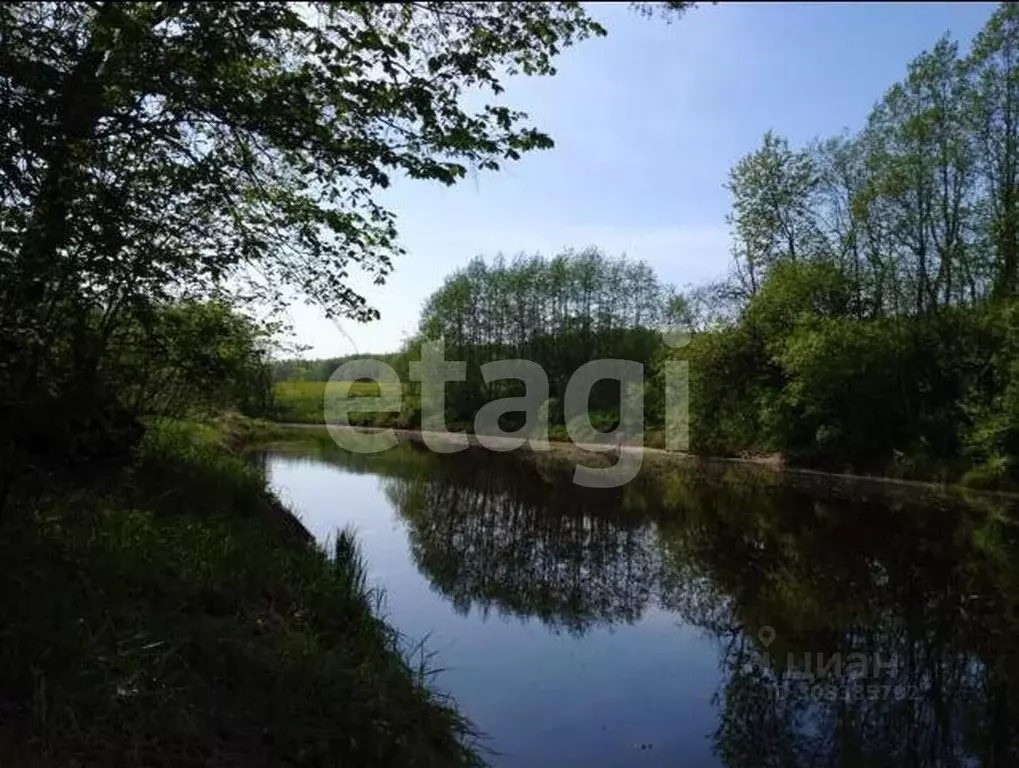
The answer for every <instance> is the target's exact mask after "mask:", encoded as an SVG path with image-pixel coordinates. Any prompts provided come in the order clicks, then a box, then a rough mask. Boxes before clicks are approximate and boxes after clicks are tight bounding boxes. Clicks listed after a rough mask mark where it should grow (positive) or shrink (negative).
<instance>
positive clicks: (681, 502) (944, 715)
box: [338, 448, 1019, 766]
mask: <svg viewBox="0 0 1019 768" xmlns="http://www.w3.org/2000/svg"><path fill="white" fill-rule="evenodd" d="M401 451H403V453H402V454H401V455H400V456H398V457H397V458H394V459H391V460H389V461H388V462H383V463H379V462H376V461H373V460H371V459H365V458H364V457H356V458H352V457H346V458H342V459H338V460H340V461H341V462H342V463H344V464H345V465H347V466H348V467H350V468H354V469H361V470H363V471H372V472H376V473H379V472H381V473H382V474H383V475H384V480H383V484H384V490H385V493H386V495H387V496H388V498H389V499H390V500H391V502H392V504H393V505H394V506H395V507H396V508H397V510H398V511H399V513H400V515H401V516H402V517H403V518H404V519H405V520H406V522H407V524H408V530H409V536H410V542H411V548H412V553H413V557H414V558H415V561H416V562H417V564H418V567H419V568H420V569H421V570H422V572H423V573H424V574H425V575H426V576H427V577H428V579H429V580H430V581H431V583H432V585H433V587H434V588H436V589H437V590H439V591H440V592H441V593H442V594H443V595H445V596H446V597H447V598H448V599H450V600H451V601H452V603H453V604H454V605H455V606H456V608H457V609H458V610H459V611H461V612H468V611H470V610H471V609H472V608H473V609H475V610H480V611H481V612H483V613H484V614H487V613H488V612H489V611H491V610H493V609H494V610H496V611H498V612H500V613H502V614H508V615H514V616H519V617H523V618H529V617H534V618H537V619H539V620H541V621H542V622H544V623H545V624H546V625H547V626H548V627H549V628H550V629H552V630H553V631H566V632H569V633H572V634H574V635H578V636H579V635H583V634H584V633H585V632H586V631H588V630H590V629H591V628H593V627H595V626H598V625H611V624H617V623H623V622H634V621H637V620H639V619H640V618H641V616H642V615H643V614H644V612H645V611H646V610H647V609H648V608H649V607H652V606H655V607H661V608H664V609H667V610H670V611H672V612H674V613H675V614H676V615H677V618H678V619H679V620H681V621H682V622H684V623H687V624H690V625H693V626H696V627H699V628H701V629H703V630H705V631H706V632H708V633H709V635H710V636H712V637H714V638H715V639H716V640H717V641H718V645H719V655H720V671H721V681H720V686H719V690H718V693H717V697H716V700H717V706H718V708H719V725H718V729H717V731H716V733H715V734H714V743H715V748H716V752H717V754H718V756H719V758H720V759H721V760H722V761H723V762H724V764H726V765H729V766H743V765H746V766H761V765H766V766H815V765H833V766H834V765H840V766H841V765H847V766H855V765H868V766H870V765H878V766H882V765H888V766H892V765H895V766H900V765H916V766H920V765H923V766H928V765H930V766H933V765H945V766H954V765H959V766H962V765H986V766H996V765H1001V766H1006V765H1009V766H1010V765H1019V696H1017V693H1016V689H1015V688H1014V687H1013V685H1012V683H1013V682H1016V681H1019V652H1017V646H1019V631H1017V630H1019V626H1017V623H1019V622H1017V616H1019V601H1017V599H1016V596H1017V595H1019V541H1017V528H1016V526H1015V523H1014V522H1013V518H1012V514H1011V511H1010V510H1008V509H1007V508H1005V507H1003V506H1001V507H993V506H989V505H988V503H987V502H984V507H983V508H977V507H964V506H963V505H961V504H959V503H956V502H952V503H949V502H947V501H944V500H941V501H933V500H931V499H929V498H919V497H917V498H908V496H907V498H906V500H905V501H904V500H902V499H899V500H898V501H895V502H889V501H887V500H875V499H867V498H860V497H858V496H857V497H854V496H851V495H850V496H848V497H847V496H845V495H841V496H840V495H839V494H837V493H836V492H835V491H836V490H837V489H835V488H829V489H827V490H825V491H824V492H810V493H807V492H804V491H799V490H795V489H793V488H791V487H789V486H785V485H781V484H779V483H778V477H779V476H777V475H771V476H769V475H761V474H756V475H748V474H746V473H741V472H735V471H731V470H725V471H711V472H709V473H708V476H705V475H704V473H703V472H693V471H687V470H680V469H676V470H670V471H669V472H668V473H667V474H663V476H662V478H661V479H655V478H653V477H650V476H648V474H647V473H645V476H644V477H643V479H641V480H639V481H638V482H634V483H631V484H630V485H628V486H625V487H623V488H622V489H614V490H592V489H585V488H581V487H578V486H575V485H573V484H572V483H570V482H569V474H568V473H566V474H564V475H563V476H561V477H560V476H558V475H556V474H551V475H543V474H541V473H539V472H538V471H537V470H536V469H535V468H534V467H532V466H531V465H529V464H528V463H526V462H524V461H521V460H517V459H514V458H512V457H509V456H491V455H487V454H475V453H464V454H458V455H455V456H435V455H433V454H429V453H426V452H423V451H418V450H410V449H409V448H407V449H404V448H401ZM351 464H355V465H357V466H351ZM772 634H773V635H774V637H773V639H771V635H772ZM762 638H763V639H771V642H770V643H765V642H764V641H763V639H762ZM765 654H767V656H766V657H765ZM818 654H821V656H822V658H823V659H828V660H831V659H832V658H833V657H835V656H836V655H837V657H838V658H840V659H841V660H842V661H843V662H849V661H851V660H853V659H856V660H860V659H862V660H864V661H863V663H862V667H863V670H864V671H865V672H866V674H865V676H864V677H863V678H862V679H857V680H853V679H851V677H850V675H848V674H845V670H843V672H844V673H843V674H841V675H840V674H829V675H827V676H825V677H823V678H822V679H820V680H817V681H816V682H817V683H820V685H813V686H812V685H808V684H806V683H805V682H804V681H803V679H802V675H803V673H804V672H805V670H806V667H805V664H804V658H805V656H809V659H810V660H812V661H814V662H815V666H814V671H816V659H817V656H818ZM853 654H856V656H854V655H853ZM857 666H858V669H857V671H859V667H860V666H861V664H858V665H857Z"/></svg>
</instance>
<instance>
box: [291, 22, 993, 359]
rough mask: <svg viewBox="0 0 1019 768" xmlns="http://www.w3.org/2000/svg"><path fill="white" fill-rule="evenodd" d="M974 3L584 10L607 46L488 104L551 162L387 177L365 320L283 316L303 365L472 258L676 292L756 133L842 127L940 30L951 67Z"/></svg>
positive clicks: (530, 159) (693, 276)
mask: <svg viewBox="0 0 1019 768" xmlns="http://www.w3.org/2000/svg"><path fill="white" fill-rule="evenodd" d="M993 9H994V5H993V4H985V3H962V2H960V3H858V4H855V3H828V2H826V3H820V2H819V3H775V4H771V3H720V4H718V5H707V4H705V5H700V6H698V7H696V8H694V9H693V10H691V11H689V12H688V13H687V14H685V15H684V16H683V17H681V18H680V19H679V20H677V21H673V22H672V23H671V24H667V23H666V22H665V21H663V20H662V19H659V18H653V19H648V18H645V17H643V16H640V15H638V14H636V13H634V12H633V11H631V10H630V9H629V8H628V7H627V4H625V3H620V4H618V5H617V4H594V5H591V6H590V7H589V12H590V13H591V15H592V16H594V17H595V18H596V19H598V20H599V21H600V22H602V23H603V25H604V26H605V27H606V28H607V29H608V32H609V34H608V36H607V37H604V38H597V39H591V40H587V41H584V42H582V43H580V44H578V45H576V46H574V47H573V48H571V49H568V50H567V51H566V52H565V53H564V54H563V55H562V56H561V57H560V58H559V59H558V60H557V68H558V74H557V75H556V76H554V77H551V78H526V77H520V78H514V79H512V80H510V81H508V82H507V83H506V85H507V89H506V94H505V103H506V104H508V105H509V106H511V107H513V108H517V109H522V110H524V111H526V112H528V113H529V114H530V117H531V120H532V121H533V122H534V124H535V125H537V126H538V127H539V128H541V129H542V130H544V131H546V132H547V133H549V134H550V135H551V136H552V138H553V139H554V141H555V143H556V146H555V148H554V149H551V150H545V151H540V152H533V153H530V154H528V155H525V156H524V158H523V159H522V160H520V161H518V162H517V163H513V164H510V165H506V166H504V167H503V169H502V170H500V171H499V172H496V173H492V172H482V173H481V174H479V175H477V176H476V177H473V178H472V177H471V176H468V177H467V179H465V180H464V181H463V182H461V183H460V184H459V185H457V186H455V187H452V188H447V187H444V186H443V185H441V184H439V183H437V182H423V181H412V180H406V181H403V180H400V181H397V182H396V183H394V185H393V186H392V187H391V188H390V189H388V190H386V191H385V192H384V193H383V194H382V195H380V197H379V199H380V200H381V201H382V202H384V203H385V204H386V205H388V206H390V207H391V209H392V210H393V211H394V212H395V213H396V214H397V217H398V221H397V227H398V230H399V232H400V242H401V244H402V245H403V246H404V248H405V249H406V251H407V253H406V255H404V256H402V257H400V258H398V259H397V260H395V263H394V271H393V273H392V274H391V275H390V277H389V278H388V279H387V281H386V283H385V285H383V286H374V285H372V284H371V282H370V281H369V280H368V279H366V278H364V279H362V278H361V277H359V276H357V275H355V276H353V278H352V280H351V284H352V285H353V286H354V287H355V288H356V289H358V290H359V292H361V293H362V294H363V295H365V296H366V297H367V298H368V299H369V301H370V302H371V303H372V305H373V306H375V307H376V308H377V309H378V310H379V311H380V313H381V315H382V317H381V319H380V320H376V321H374V322H371V323H357V322H355V321H353V320H342V321H340V327H337V325H336V324H335V323H333V322H332V321H330V320H327V319H326V318H325V316H324V315H323V314H322V313H321V312H320V311H319V310H317V309H315V308H313V307H308V306H305V305H303V304H295V305H294V306H292V307H291V309H290V312H289V320H290V322H291V324H292V326H293V329H294V333H295V339H294V340H295V341H296V342H298V343H299V344H303V345H307V346H308V347H309V349H308V350H307V351H305V352H304V353H303V355H302V356H304V357H308V358H321V357H335V356H339V355H345V354H349V353H353V352H359V353H362V354H363V353H366V352H373V353H379V352H389V351H394V350H396V349H397V348H398V347H399V346H400V344H401V342H402V341H403V339H404V338H405V337H407V336H409V335H411V334H412V333H414V332H415V330H416V329H417V322H418V317H419V312H420V308H421V305H422V304H423V303H424V301H425V299H426V298H427V297H428V296H429V295H430V294H431V293H432V292H434V291H435V290H436V289H437V288H439V287H440V285H441V284H442V281H443V279H444V278H445V277H446V276H447V275H448V274H450V273H451V272H453V271H454V270H456V269H457V268H459V267H462V266H463V265H465V264H466V263H467V262H468V261H470V260H471V259H472V258H474V257H475V256H486V257H493V256H495V255H497V254H498V253H500V252H501V253H504V254H506V255H507V256H512V255H514V254H517V253H521V252H523V253H528V254H531V253H536V252H537V253H542V254H545V255H554V254H555V253H557V252H559V251H561V250H563V249H566V248H576V249H580V248H583V247H586V246H588V245H595V246H598V247H599V248H601V249H602V250H603V251H604V252H605V253H606V254H608V255H610V256H620V255H623V254H625V255H626V256H627V257H629V258H632V259H643V260H644V261H647V262H648V263H649V264H651V265H652V266H653V267H654V268H655V270H656V271H657V273H658V274H659V276H660V278H661V279H662V280H663V281H664V282H668V283H673V284H674V285H676V286H678V287H682V286H684V285H688V284H697V283H702V282H705V281H708V280H711V279H715V278H717V277H721V276H722V275H724V274H725V272H726V271H727V269H728V267H729V264H730V259H731V257H730V255H729V234H728V227H727V225H726V222H725V217H726V214H727V213H728V210H729V195H728V192H727V191H726V190H725V188H724V186H723V185H724V184H725V181H726V179H727V177H728V173H729V169H730V168H731V167H732V166H733V165H734V164H735V163H736V162H737V161H738V160H739V159H740V157H742V156H743V155H745V154H747V153H748V152H751V151H753V150H755V149H756V148H757V147H758V146H759V144H760V142H761V137H762V136H763V134H764V133H765V131H767V130H769V129H770V130H774V131H775V132H776V133H778V134H780V135H782V136H785V137H786V138H788V139H789V141H790V143H791V144H792V145H793V146H798V145H802V144H804V143H806V142H808V141H810V140H811V139H812V138H815V137H826V136H831V135H834V134H837V133H840V132H842V131H843V130H849V131H853V132H855V131H857V130H859V129H860V128H861V127H862V126H863V124H864V122H865V120H866V117H867V113H868V112H869V111H870V109H871V107H872V106H873V105H874V103H875V102H876V101H877V100H878V99H880V98H881V96H882V95H883V93H884V92H885V91H886V90H887V89H888V88H889V87H890V86H891V85H892V84H893V83H895V82H896V81H897V80H900V79H901V78H902V77H903V76H904V75H905V72H906V66H907V64H908V62H909V60H910V59H912V58H913V57H914V56H916V55H917V54H919V53H920V52H922V51H923V50H924V49H925V48H928V47H930V46H932V45H933V44H934V43H935V42H936V41H937V39H938V38H939V37H940V36H941V35H943V34H946V33H950V34H951V36H952V37H953V38H954V39H956V40H958V41H959V43H960V48H961V51H962V52H963V53H965V52H966V51H967V50H968V48H969V43H970V40H971V39H972V37H973V35H974V34H975V33H976V32H977V31H978V30H979V29H980V28H981V27H982V26H983V24H984V23H985V22H986V20H987V18H988V17H989V16H990V14H991V13H992V11H993Z"/></svg>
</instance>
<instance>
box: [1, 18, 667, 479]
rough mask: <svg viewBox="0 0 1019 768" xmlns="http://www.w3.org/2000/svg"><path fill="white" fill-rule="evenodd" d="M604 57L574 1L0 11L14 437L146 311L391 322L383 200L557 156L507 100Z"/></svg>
mask: <svg viewBox="0 0 1019 768" xmlns="http://www.w3.org/2000/svg"><path fill="white" fill-rule="evenodd" d="M636 7H637V8H638V9H642V10H645V11H648V10H652V9H650V8H648V7H646V6H644V4H636ZM684 7H685V4H684V3H668V4H664V5H663V6H662V10H663V11H664V12H666V13H676V12H681V11H682V10H683V9H684ZM604 34H605V30H604V29H603V28H602V27H601V26H600V25H599V24H598V23H597V22H595V21H594V20H592V19H591V18H590V17H589V16H588V15H587V13H586V11H585V10H584V9H583V8H582V7H581V6H580V4H578V3H574V2H560V3H541V4H514V3H430V2H420V3H406V4H400V5H395V4H377V3H325V2H319V3H306V4H299V3H292V2H268V3H201V2H199V3H178V2H170V1H160V2H139V3H130V4H128V3H119V2H68V3H25V2H23V3H7V4H5V5H3V6H2V7H0V145H2V152H0V158H2V160H0V271H2V274H3V280H2V283H0V390H2V391H3V393H4V394H3V400H2V401H0V419H3V420H4V421H5V422H10V421H11V420H13V419H14V418H15V417H16V415H17V414H19V413H22V412H25V411H38V410H40V409H45V407H46V406H45V403H46V402H49V401H51V400H53V399H54V398H56V399H60V398H69V399H75V400H79V401H80V402H82V403H84V402H86V401H88V399H89V396H87V395H88V393H84V394H83V387H85V386H86V384H85V382H93V383H94V382H95V381H96V377H97V371H98V370H99V369H100V367H101V360H102V359H103V356H104V354H105V350H106V349H107V346H108V343H109V339H110V336H111V334H112V333H113V330H114V329H115V327H116V326H117V325H118V324H120V323H127V322H130V320H131V318H132V317H133V316H134V315H135V314H137V313H138V312H145V311H148V307H149V306H150V305H151V304H152V303H153V302H156V303H158V302H165V301H169V300H183V299H194V298H206V297H210V296H213V297H214V296H217V295H220V294H224V293H225V294H227V295H230V296H233V297H234V298H246V299H249V300H260V301H262V302H265V303H268V304H270V305H279V304H280V303H282V302H284V301H285V300H286V299H287V298H288V297H289V295H290V292H291V291H297V292H299V293H301V294H303V295H304V296H305V297H308V298H310V299H313V300H314V301H316V302H317V303H319V304H320V305H321V306H322V307H323V308H324V309H325V310H326V312H327V313H328V314H331V315H336V314H340V315H346V316H349V317H353V318H357V319H359V320H369V319H372V318H374V317H377V315H378V313H377V311H376V310H375V309H374V308H373V307H371V306H369V305H368V303H367V302H366V300H365V299H364V297H362V296H360V295H358V294H357V293H356V292H355V291H354V290H353V289H352V288H351V287H350V285H349V283H348V278H349V275H350V272H351V271H352V270H354V269H361V270H364V271H365V272H367V273H368V274H369V275H371V276H372V277H374V279H375V280H376V281H377V282H381V281H383V280H384V279H385V277H386V275H387V274H388V273H389V271H390V269H391V266H392V258H393V256H394V255H396V254H399V253H400V252H401V249H400V247H399V245H398V243H397V231H396V226H395V216H394V214H393V212H392V211H390V210H388V209H386V208H385V207H384V206H382V205H381V204H380V203H379V202H378V201H377V200H376V197H375V194H376V192H377V191H378V190H380V189H382V188H385V187H387V186H388V185H389V184H390V183H391V181H392V180H393V179H394V178H396V177H409V178H412V179H425V180H433V181H439V182H442V183H444V184H453V183H455V182H456V181H458V180H459V179H461V178H463V176H464V175H465V173H466V172H467V170H468V168H470V167H473V168H476V169H480V170H496V169H498V168H499V167H500V164H501V163H503V162H506V161H512V160H516V159H518V158H519V157H520V156H521V155H522V154H523V153H525V152H528V151H531V150H535V149H542V148H548V147H551V146H552V140H551V138H549V137H548V136H547V135H546V134H544V133H542V132H541V131H539V130H538V129H536V128H535V127H533V126H531V125H529V124H528V122H527V116H526V115H525V114H524V113H522V112H520V111H517V110H514V109H511V108H510V107H509V106H506V105H505V104H503V103H501V102H500V100H499V99H498V96H499V94H500V93H501V92H502V91H503V86H502V82H501V81H502V80H503V79H504V78H505V77H506V76H507V75H513V74H517V73H521V74H526V75H551V74H554V72H555V68H554V66H553V60H554V57H555V56H556V55H557V54H559V53H560V52H561V51H562V50H563V49H564V48H565V47H567V46H569V45H571V44H573V43H575V42H577V41H579V40H583V39H585V38H588V37H591V36H600V35H604ZM478 94H480V95H481V96H482V97H483V99H482V105H481V106H479V107H477V108H474V109H472V108H468V107H467V106H466V104H467V102H468V99H467V97H468V95H470V96H475V95H478ZM471 101H474V102H475V103H477V101H476V100H474V99H471ZM15 431H17V430H15ZM4 458H5V457H4V456H0V460H2V459H4Z"/></svg>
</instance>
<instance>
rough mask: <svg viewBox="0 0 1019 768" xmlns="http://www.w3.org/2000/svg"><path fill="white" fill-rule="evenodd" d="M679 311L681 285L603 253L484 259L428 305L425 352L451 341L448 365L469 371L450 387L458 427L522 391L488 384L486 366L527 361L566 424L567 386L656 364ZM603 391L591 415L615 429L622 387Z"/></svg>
mask: <svg viewBox="0 0 1019 768" xmlns="http://www.w3.org/2000/svg"><path fill="white" fill-rule="evenodd" d="M675 302H676V298H675V292H674V290H673V288H672V286H669V285H664V284H662V283H661V282H660V281H659V280H658V278H657V276H656V275H655V273H654V270H652V269H651V267H650V266H648V264H646V263H645V262H643V261H631V260H629V259H627V258H626V257H619V258H612V257H608V256H606V255H605V254H603V253H602V252H601V251H599V250H598V249H596V248H587V249H585V250H583V251H579V252H577V251H566V252H564V253H560V254H558V255H556V256H554V257H552V258H546V257H543V256H540V255H535V256H530V257H527V256H518V257H516V258H514V259H512V260H509V261H507V260H506V259H505V258H504V257H502V256H499V257H497V258H495V259H494V260H492V262H491V263H488V262H486V261H485V260H484V259H482V258H476V259H474V260H473V261H471V262H470V263H469V264H468V265H467V266H466V267H465V268H463V269H461V270H458V271H456V272H454V273H453V274H452V275H450V276H449V277H448V278H447V279H446V280H445V282H444V283H443V285H442V286H441V287H440V288H439V289H438V290H437V291H436V292H435V293H434V294H432V296H431V297H430V298H429V299H428V300H427V301H426V302H425V306H424V308H423V310H422V313H421V323H420V337H419V339H418V341H417V342H416V343H415V345H420V343H421V340H437V339H442V340H443V341H444V344H445V357H446V359H447V360H463V361H465V362H466V363H467V381H466V382H463V383H450V384H449V385H447V399H446V405H447V410H448V411H449V412H450V415H451V416H453V417H454V418H456V419H460V420H464V421H470V420H472V419H473V418H474V415H475V413H476V412H477V410H478V408H480V407H481V405H483V404H484V403H485V402H488V401H490V400H491V399H493V398H496V397H501V396H507V395H509V394H513V393H515V391H516V390H515V388H514V386H513V382H506V381H495V382H492V383H489V384H486V383H485V381H484V379H483V378H482V376H481V372H480V368H479V366H481V365H483V364H485V363H487V362H490V361H494V360H506V359H524V360H530V361H533V362H535V363H537V364H539V365H540V366H541V368H542V369H543V370H544V371H545V374H546V376H547V377H548V380H549V396H550V399H549V411H548V416H549V421H550V423H552V424H556V423H562V418H563V417H562V399H563V396H564V394H565V390H566V384H567V382H568V381H569V379H570V377H571V376H572V375H573V373H574V372H575V371H576V370H577V368H579V367H580V366H581V365H583V364H584V363H586V362H588V361H590V360H596V359H601V358H619V359H626V360H636V361H638V362H641V363H643V364H646V365H651V363H652V362H653V360H654V357H655V354H656V351H657V350H658V347H659V346H660V344H661V329H662V326H663V324H665V323H666V322H668V321H669V320H670V318H671V314H670V313H671V312H672V310H673V309H674V307H675ZM603 384H606V385H609V386H598V387H596V388H595V389H594V391H593V392H592V394H591V400H590V408H591V409H592V410H594V411H603V412H605V414H606V416H607V418H608V420H609V421H611V420H612V418H613V416H612V414H613V412H615V415H616V417H618V408H619V397H620V395H619V386H618V385H615V387H614V388H613V386H612V385H611V382H603ZM507 421H510V422H511V421H512V419H508V420H507ZM509 428H512V427H509Z"/></svg>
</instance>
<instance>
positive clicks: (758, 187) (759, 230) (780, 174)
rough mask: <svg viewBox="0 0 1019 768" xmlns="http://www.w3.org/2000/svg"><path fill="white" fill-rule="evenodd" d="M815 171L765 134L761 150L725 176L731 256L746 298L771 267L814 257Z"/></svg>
mask: <svg viewBox="0 0 1019 768" xmlns="http://www.w3.org/2000/svg"><path fill="white" fill-rule="evenodd" d="M816 186H817V170H816V169H815V168H814V164H813V160H812V158H811V157H810V155H809V154H808V153H807V152H804V151H793V150H791V149H790V148H789V142H788V141H786V139H784V138H781V137H779V136H776V135H775V134H774V133H772V132H771V131H768V132H767V133H766V134H765V135H764V141H763V143H762V145H761V148H760V149H758V150H756V151H755V152H751V153H750V154H748V155H746V156H745V157H743V158H742V159H741V160H740V161H739V163H737V164H736V167H735V168H733V169H732V171H731V173H730V174H729V182H728V184H727V185H726V188H727V189H728V190H729V191H730V192H731V193H732V198H733V203H732V214H731V215H730V217H729V223H730V224H731V226H732V229H733V237H734V240H735V249H736V250H735V255H736V258H737V263H738V265H739V266H740V269H741V272H740V276H741V279H742V282H743V283H744V290H745V292H746V294H747V295H753V294H754V293H756V292H757V289H758V288H759V287H760V284H761V281H762V280H763V278H764V275H765V273H766V272H767V270H768V269H770V267H771V266H772V265H773V264H775V262H777V261H780V260H784V259H788V260H790V261H796V260H797V259H806V258H810V257H811V256H812V255H814V249H815V247H816V244H817V236H816V235H817V230H816V225H815V223H814V221H813V220H812V196H813V194H814V190H815V188H816Z"/></svg>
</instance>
